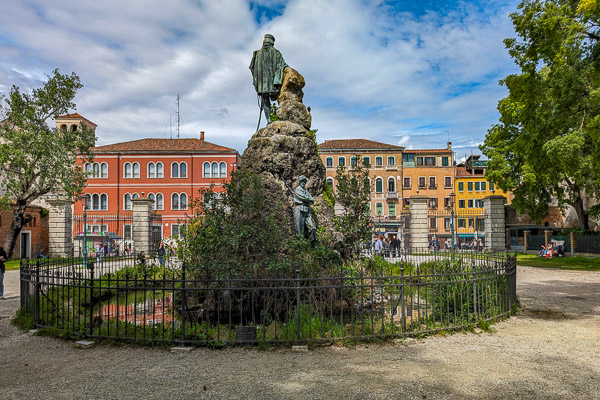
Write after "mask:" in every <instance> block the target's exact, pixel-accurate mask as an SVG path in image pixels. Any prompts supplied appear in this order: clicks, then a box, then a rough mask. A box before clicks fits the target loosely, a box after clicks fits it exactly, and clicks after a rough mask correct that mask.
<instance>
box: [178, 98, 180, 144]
mask: <svg viewBox="0 0 600 400" xmlns="http://www.w3.org/2000/svg"><path fill="white" fill-rule="evenodd" d="M179 121H180V118H179V93H177V139H179Z"/></svg>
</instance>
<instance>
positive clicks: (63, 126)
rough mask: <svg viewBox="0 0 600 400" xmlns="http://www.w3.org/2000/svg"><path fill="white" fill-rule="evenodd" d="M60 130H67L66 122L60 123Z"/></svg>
mask: <svg viewBox="0 0 600 400" xmlns="http://www.w3.org/2000/svg"><path fill="white" fill-rule="evenodd" d="M60 130H61V131H63V132H66V131H67V124H62V125H61V126H60Z"/></svg>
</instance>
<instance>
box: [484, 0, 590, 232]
mask: <svg viewBox="0 0 600 400" xmlns="http://www.w3.org/2000/svg"><path fill="white" fill-rule="evenodd" d="M510 17H511V19H512V21H513V24H514V27H515V31H516V32H517V34H518V36H519V38H518V39H516V38H512V39H506V40H505V41H504V43H505V45H506V48H507V49H508V52H509V54H510V56H511V57H512V58H513V59H514V60H515V63H516V64H517V66H518V67H519V68H520V70H521V72H520V73H519V74H512V75H509V76H507V77H506V78H505V79H504V80H502V81H501V82H500V83H501V84H502V85H504V86H506V87H507V88H508V91H509V95H508V96H507V97H506V98H504V99H502V100H500V102H499V104H498V110H499V111H500V120H499V122H498V123H497V124H495V125H493V126H492V127H491V128H490V129H489V131H488V133H487V135H486V139H485V142H484V144H483V145H482V146H481V150H482V152H483V154H485V155H486V156H487V157H488V158H489V163H488V170H487V173H486V176H487V178H488V179H489V180H491V181H493V182H495V183H496V184H498V186H500V187H501V188H502V189H503V190H512V191H513V192H514V194H515V199H514V201H513V204H514V205H515V206H516V207H517V209H519V210H520V211H524V212H527V213H529V214H530V215H531V216H532V217H533V218H534V219H536V220H540V219H541V218H543V217H544V216H545V215H547V213H548V207H549V204H550V202H551V201H552V199H553V198H554V197H555V198H556V199H557V200H558V204H559V206H561V207H563V206H565V205H571V206H573V207H574V208H575V210H576V212H577V215H578V217H579V224H580V227H581V228H584V229H588V217H589V214H590V213H594V212H595V211H596V210H595V209H591V210H584V204H583V197H584V195H585V194H587V195H588V196H592V197H596V198H598V196H599V195H600V186H599V183H600V169H599V168H600V130H599V127H600V113H599V111H600V91H599V90H598V88H599V84H600V80H599V78H600V75H599V67H600V64H599V59H598V56H599V55H600V47H599V44H598V39H599V38H600V36H599V35H600V32H599V30H600V25H599V22H600V6H599V4H598V1H597V0H582V1H576V0H546V1H542V0H523V1H522V3H521V4H520V5H519V6H518V11H517V12H515V13H512V14H511V15H510Z"/></svg>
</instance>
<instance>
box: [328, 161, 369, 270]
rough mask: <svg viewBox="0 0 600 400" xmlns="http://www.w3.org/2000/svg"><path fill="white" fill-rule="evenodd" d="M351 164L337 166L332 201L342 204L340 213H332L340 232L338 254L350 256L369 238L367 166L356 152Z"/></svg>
mask: <svg viewBox="0 0 600 400" xmlns="http://www.w3.org/2000/svg"><path fill="white" fill-rule="evenodd" d="M354 159H355V160H356V164H355V165H351V166H350V167H345V166H343V165H340V166H338V168H337V171H336V177H335V179H336V186H337V187H336V189H337V190H336V191H335V199H334V201H335V202H336V203H338V204H339V205H340V206H341V207H342V214H341V215H339V216H336V218H335V225H336V228H337V230H338V231H339V232H340V233H342V234H343V235H344V240H343V242H342V246H343V249H342V255H343V257H344V258H350V257H353V256H356V255H358V254H360V250H361V247H362V245H364V244H365V243H368V242H369V241H370V240H371V235H372V233H373V230H372V228H371V215H370V212H369V211H370V210H369V201H370V199H371V185H370V183H369V169H368V168H367V167H366V166H365V165H363V163H362V162H361V160H362V157H361V156H360V154H356V155H355V156H354Z"/></svg>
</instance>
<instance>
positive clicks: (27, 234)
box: [0, 205, 48, 259]
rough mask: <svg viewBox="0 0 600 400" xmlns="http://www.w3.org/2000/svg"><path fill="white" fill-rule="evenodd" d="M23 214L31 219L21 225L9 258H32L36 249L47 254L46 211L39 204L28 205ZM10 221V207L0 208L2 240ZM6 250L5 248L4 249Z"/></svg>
mask: <svg viewBox="0 0 600 400" xmlns="http://www.w3.org/2000/svg"><path fill="white" fill-rule="evenodd" d="M25 214H30V215H31V221H29V222H28V223H27V224H25V225H23V228H22V229H21V233H20V234H19V237H18V238H17V245H16V246H15V250H14V251H13V254H9V255H8V256H9V258H11V259H16V258H33V257H35V256H36V255H37V253H38V251H40V250H42V251H43V252H44V254H46V255H47V254H48V212H47V210H44V209H43V208H42V207H40V206H36V205H30V206H27V208H26V209H25ZM11 223H12V209H11V210H0V238H2V242H3V241H4V239H5V238H6V235H7V234H8V230H9V229H10V225H11ZM2 242H0V244H2ZM5 250H6V249H5Z"/></svg>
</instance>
